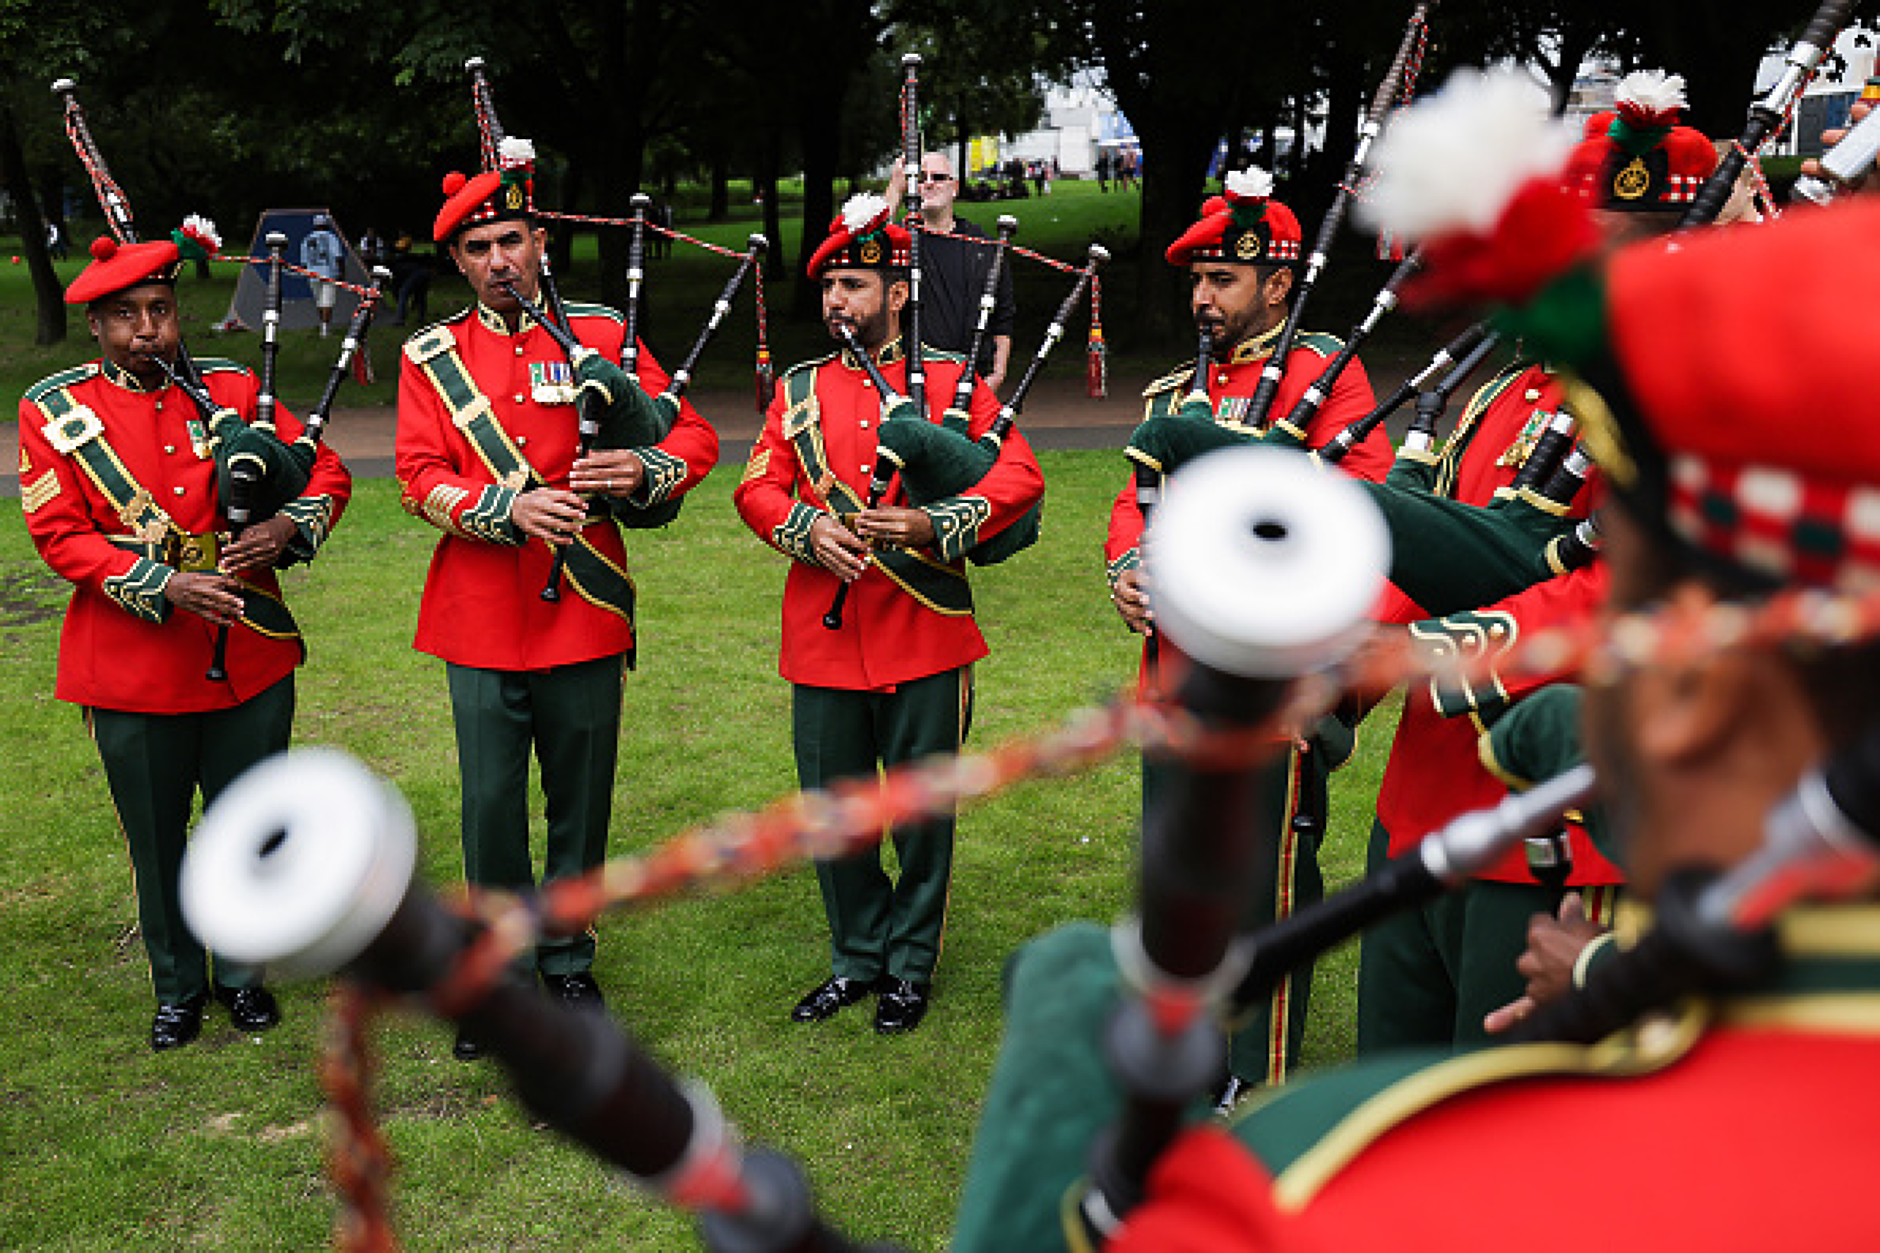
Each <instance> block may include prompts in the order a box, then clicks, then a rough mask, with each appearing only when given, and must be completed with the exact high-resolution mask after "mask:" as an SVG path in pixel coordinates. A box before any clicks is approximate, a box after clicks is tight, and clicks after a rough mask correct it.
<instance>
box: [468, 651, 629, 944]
mask: <svg viewBox="0 0 1880 1253" xmlns="http://www.w3.org/2000/svg"><path fill="white" fill-rule="evenodd" d="M445 669H446V672H447V674H448V676H449V680H450V709H451V718H452V720H453V721H454V722H455V723H456V726H457V765H458V770H459V772H460V774H461V777H462V780H463V871H464V878H465V879H466V880H467V881H468V882H469V883H470V884H471V885H472V886H473V887H479V888H499V889H501V890H503V891H507V892H526V891H529V890H531V889H532V888H534V886H535V870H534V866H533V864H532V863H531V862H530V859H529V752H530V750H531V748H533V749H534V752H535V755H536V757H537V759H538V760H539V761H540V762H541V765H542V795H543V799H544V801H545V802H546V806H547V818H548V841H547V852H546V853H545V855H544V856H543V859H542V882H543V883H553V882H554V881H555V880H557V879H570V878H574V877H577V876H579V875H582V874H585V873H587V872H588V871H589V870H592V869H593V868H594V867H596V866H598V865H600V864H601V862H602V861H603V860H604V859H605V858H606V856H607V825H608V819H609V818H610V817H611V815H612V810H613V798H614V765H615V761H616V760H617V758H618V756H619V751H620V681H621V674H622V670H623V665H622V660H621V658H620V657H619V656H612V657H600V658H596V659H595V660H593V661H583V662H577V663H576V664H574V665H569V666H557V667H555V668H554V669H552V670H479V669H476V668H474V667H471V666H459V665H447V666H446V667H445ZM535 964H536V966H537V968H538V969H540V970H541V972H542V973H543V974H549V975H571V974H580V973H582V972H583V971H586V970H587V969H588V968H589V967H591V966H592V965H593V964H594V932H593V930H592V929H591V928H590V929H588V930H586V931H584V932H582V933H581V934H580V935H575V936H557V937H553V938H548V939H544V940H543V941H542V943H541V944H540V945H538V946H537V947H536V950H535Z"/></svg>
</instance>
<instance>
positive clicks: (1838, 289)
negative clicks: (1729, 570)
mask: <svg viewBox="0 0 1880 1253" xmlns="http://www.w3.org/2000/svg"><path fill="white" fill-rule="evenodd" d="M1875 238H1880V204H1875V203H1873V202H1871V201H1868V200H1865V199H1861V198H1856V199H1855V200H1854V201H1851V202H1849V203H1847V204H1845V205H1837V206H1834V207H1832V208H1829V209H1820V210H1811V211H1810V212H1808V213H1805V214H1804V213H1796V214H1791V215H1788V216H1785V217H1783V218H1782V220H1781V221H1779V222H1776V223H1772V224H1767V225H1756V226H1736V227H1726V228H1723V229H1720V230H1715V231H1700V232H1695V233H1687V234H1682V235H1680V236H1679V237H1678V246H1677V247H1676V248H1675V249H1670V248H1666V247H1665V246H1664V245H1663V242H1662V241H1656V242H1654V243H1652V244H1649V245H1641V246H1637V247H1633V248H1628V249H1624V250H1622V251H1621V252H1619V253H1617V254H1615V255H1614V257H1613V259H1612V261H1611V263H1610V265H1609V266H1608V269H1607V274H1606V288H1605V303H1606V310H1607V313H1606V324H1607V335H1608V342H1609V344H1610V351H1611V354H1612V357H1613V360H1614V362H1615V363H1616V365H1617V367H1618V376H1619V379H1620V381H1621V383H1622V385H1623V403H1622V404H1620V405H1617V406H1615V407H1616V408H1619V409H1621V410H1624V411H1626V412H1622V413H1621V414H1620V415H1619V416H1620V417H1621V420H1622V423H1634V424H1636V426H1637V427H1639V428H1642V430H1637V431H1633V432H1632V434H1633V436H1634V441H1639V442H1647V443H1649V444H1650V445H1652V446H1654V447H1655V449H1656V455H1657V456H1658V457H1661V458H1662V462H1663V466H1662V474H1663V478H1664V482H1663V484H1662V491H1663V496H1664V500H1663V508H1664V513H1665V521H1666V522H1667V523H1668V524H1669V526H1670V528H1671V529H1672V531H1674V532H1675V533H1676V534H1678V535H1679V536H1680V537H1681V538H1683V539H1684V540H1686V541H1687V542H1689V543H1691V544H1692V545H1694V546H1695V547H1697V548H1699V549H1701V550H1702V551H1704V552H1706V553H1708V554H1710V555H1712V556H1714V557H1716V558H1719V559H1721V560H1724V561H1727V562H1730V563H1732V564H1734V565H1736V566H1738V567H1740V568H1744V569H1747V570H1750V571H1754V572H1758V573H1761V574H1764V575H1767V576H1770V577H1773V578H1776V579H1778V580H1780V581H1783V582H1790V583H1803V584H1810V585H1814V586H1822V587H1833V588H1837V589H1839V590H1843V591H1869V590H1872V589H1874V588H1876V587H1880V388H1876V387H1875V385H1874V379H1873V373H1872V370H1871V369H1870V368H1869V366H1868V361H1869V357H1868V354H1869V353H1870V352H1871V351H1872V347H1871V343H1870V340H1871V329H1872V327H1871V320H1870V319H1869V318H1868V317H1867V307H1866V304H1865V300H1866V293H1867V292H1870V291H1873V290H1874V289H1875V288H1876V287H1880V249H1876V248H1874V247H1873V240H1874V239H1875ZM1771 292H1781V293H1782V309H1781V314H1780V316H1772V315H1771V311H1770V304H1769V300H1770V296H1769V293H1771ZM1629 451H1631V452H1636V451H1637V450H1636V449H1632V450H1629ZM1647 460H1650V458H1647ZM1622 473H1623V470H1622Z"/></svg>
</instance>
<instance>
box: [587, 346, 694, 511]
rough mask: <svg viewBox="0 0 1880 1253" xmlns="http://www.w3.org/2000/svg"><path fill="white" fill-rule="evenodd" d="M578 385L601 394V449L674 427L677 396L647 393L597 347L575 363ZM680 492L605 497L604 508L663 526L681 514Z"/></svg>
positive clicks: (636, 443) (637, 443)
mask: <svg viewBox="0 0 1880 1253" xmlns="http://www.w3.org/2000/svg"><path fill="white" fill-rule="evenodd" d="M575 377H576V378H577V379H578V380H579V382H580V389H581V390H582V391H583V392H589V393H591V394H593V395H596V396H598V397H599V399H600V402H601V403H602V404H604V405H605V406H606V408H605V409H604V410H603V411H602V413H601V423H600V427H601V430H600V435H599V436H598V437H596V439H595V441H594V446H595V447H596V448H603V449H614V450H617V449H623V448H652V447H655V446H656V445H658V443H659V441H660V440H662V439H665V438H666V436H667V435H669V434H671V433H672V428H673V425H674V423H676V422H677V421H678V420H679V402H678V401H677V400H673V399H670V398H668V397H665V396H659V397H649V396H648V395H647V394H646V391H645V389H643V388H642V387H641V386H640V385H639V384H638V383H636V382H635V381H634V380H633V378H632V376H630V375H629V374H628V373H627V372H626V371H625V370H623V369H621V368H620V367H619V366H618V365H615V364H614V363H613V362H611V361H609V360H608V359H607V358H606V357H603V356H601V355H600V354H599V353H595V354H594V355H593V356H591V357H584V358H583V359H582V361H581V364H580V365H579V366H577V367H575ZM684 503H685V498H684V497H683V496H674V497H672V498H670V499H667V500H662V501H659V502H657V503H655V504H651V505H636V504H634V503H633V502H632V501H630V500H614V499H608V501H607V508H608V511H609V512H610V513H612V514H613V515H614V518H615V519H616V520H617V521H618V522H619V523H620V525H622V526H624V527H630V528H634V529H638V530H646V529H650V528H652V527H658V526H665V525H666V524H667V523H668V522H671V521H672V520H673V519H674V518H677V517H678V516H679V507H680V506H681V505H682V504H684Z"/></svg>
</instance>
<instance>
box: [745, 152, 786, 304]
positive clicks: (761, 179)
mask: <svg viewBox="0 0 1880 1253" xmlns="http://www.w3.org/2000/svg"><path fill="white" fill-rule="evenodd" d="M782 153H783V124H782V123H781V122H778V121H776V120H774V119H773V120H771V121H768V122H766V123H765V125H764V139H763V143H762V144H761V145H760V146H759V152H758V158H757V177H756V178H754V179H753V180H752V182H753V183H754V185H755V190H756V194H757V195H758V196H760V197H761V198H762V199H763V202H764V238H765V239H768V240H769V241H770V251H769V252H767V253H765V254H764V278H765V279H766V280H768V281H769V282H770V283H772V284H773V285H774V284H777V283H781V282H783V281H784V280H785V279H787V278H789V277H790V257H789V252H788V250H787V249H786V248H785V247H784V246H783V214H782V212H781V211H780V210H779V209H778V206H777V167H778V165H780V164H781V163H782V160H783V156H782Z"/></svg>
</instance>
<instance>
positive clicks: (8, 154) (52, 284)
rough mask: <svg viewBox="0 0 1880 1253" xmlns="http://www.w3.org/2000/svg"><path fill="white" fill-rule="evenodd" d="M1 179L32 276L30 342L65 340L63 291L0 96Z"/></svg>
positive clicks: (17, 140) (8, 111) (10, 118)
mask: <svg viewBox="0 0 1880 1253" xmlns="http://www.w3.org/2000/svg"><path fill="white" fill-rule="evenodd" d="M0 181H4V182H5V184H6V189H7V194H8V195H10V196H11V197H12V198H13V210H14V214H15V216H16V217H17V218H18V220H19V226H20V252H21V253H22V254H23V255H24V256H25V258H26V268H27V270H28V272H29V273H30V274H31V275H32V278H33V298H34V302H35V304H36V305H37V308H38V314H39V317H38V321H37V323H36V324H35V327H34V330H33V342H34V343H35V344H39V345H41V346H44V345H47V344H58V343H63V342H64V340H65V299H64V296H65V293H64V292H63V291H62V290H61V289H60V287H59V276H58V275H57V274H56V273H54V272H53V269H52V257H51V254H49V253H48V252H47V251H46V222H45V219H44V218H43V217H42V216H41V215H40V212H39V198H38V197H37V196H36V195H34V194H33V181H32V179H31V178H30V177H29V176H28V175H27V172H26V158H25V155H24V154H23V153H22V152H21V151H20V136H19V131H18V129H17V128H16V127H15V126H14V122H13V110H12V107H11V106H9V105H8V104H7V103H6V101H5V99H4V97H0Z"/></svg>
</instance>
